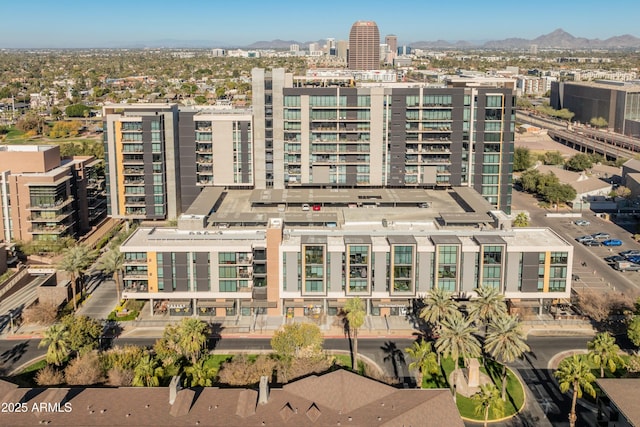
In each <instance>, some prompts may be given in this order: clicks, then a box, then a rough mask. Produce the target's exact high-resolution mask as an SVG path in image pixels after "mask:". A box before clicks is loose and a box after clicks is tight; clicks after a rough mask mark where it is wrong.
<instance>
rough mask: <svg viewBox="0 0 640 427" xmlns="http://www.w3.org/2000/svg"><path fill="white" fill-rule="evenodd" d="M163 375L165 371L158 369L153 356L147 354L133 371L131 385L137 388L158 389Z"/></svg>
mask: <svg viewBox="0 0 640 427" xmlns="http://www.w3.org/2000/svg"><path fill="white" fill-rule="evenodd" d="M162 375H163V370H162V368H160V367H158V362H156V360H155V359H154V358H153V357H151V355H149V354H147V355H145V356H144V357H143V358H142V359H140V361H139V362H138V364H137V365H136V367H135V369H134V370H133V381H132V382H131V384H132V385H133V386H135V387H158V386H159V385H160V377H161V376H162Z"/></svg>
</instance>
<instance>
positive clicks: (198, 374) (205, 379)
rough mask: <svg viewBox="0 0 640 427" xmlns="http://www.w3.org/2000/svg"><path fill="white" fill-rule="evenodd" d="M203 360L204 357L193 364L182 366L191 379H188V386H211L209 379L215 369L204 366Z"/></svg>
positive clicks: (211, 382) (213, 374) (214, 372)
mask: <svg viewBox="0 0 640 427" xmlns="http://www.w3.org/2000/svg"><path fill="white" fill-rule="evenodd" d="M204 362H205V360H204V359H200V360H198V361H197V362H196V363H194V364H193V365H191V366H187V367H186V368H184V372H185V373H186V374H187V377H189V378H191V381H188V384H189V385H190V387H211V385H212V384H213V381H212V380H211V379H212V378H213V377H214V376H215V375H216V369H215V368H213V367H209V366H205V365H204Z"/></svg>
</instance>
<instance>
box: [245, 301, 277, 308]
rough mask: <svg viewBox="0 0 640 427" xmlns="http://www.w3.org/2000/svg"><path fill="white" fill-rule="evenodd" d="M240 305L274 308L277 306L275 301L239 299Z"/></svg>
mask: <svg viewBox="0 0 640 427" xmlns="http://www.w3.org/2000/svg"><path fill="white" fill-rule="evenodd" d="M240 305H241V306H242V307H253V308H275V307H277V306H278V303H277V302H275V301H267V300H242V301H240Z"/></svg>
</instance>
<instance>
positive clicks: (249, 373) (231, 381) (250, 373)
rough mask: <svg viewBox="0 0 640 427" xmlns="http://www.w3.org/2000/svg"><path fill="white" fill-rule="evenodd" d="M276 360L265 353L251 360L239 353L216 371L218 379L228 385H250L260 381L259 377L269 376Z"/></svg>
mask: <svg viewBox="0 0 640 427" xmlns="http://www.w3.org/2000/svg"><path fill="white" fill-rule="evenodd" d="M275 367H276V361H275V360H273V359H271V358H270V357H269V356H267V355H260V356H258V357H257V358H256V359H255V361H253V362H252V361H251V359H250V358H249V357H247V356H246V355H239V356H236V357H234V358H233V359H231V361H229V362H226V363H224V364H223V365H222V367H221V368H220V370H219V371H218V378H219V381H220V382H221V383H223V384H228V385H237V386H240V385H251V384H256V383H258V382H260V377H261V376H263V375H267V376H269V377H271V375H272V374H273V370H274V369H275Z"/></svg>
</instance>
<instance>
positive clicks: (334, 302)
mask: <svg viewBox="0 0 640 427" xmlns="http://www.w3.org/2000/svg"><path fill="white" fill-rule="evenodd" d="M345 304H346V301H338V300H337V299H329V300H327V305H328V306H329V307H337V308H340V307H344V305H345Z"/></svg>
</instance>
